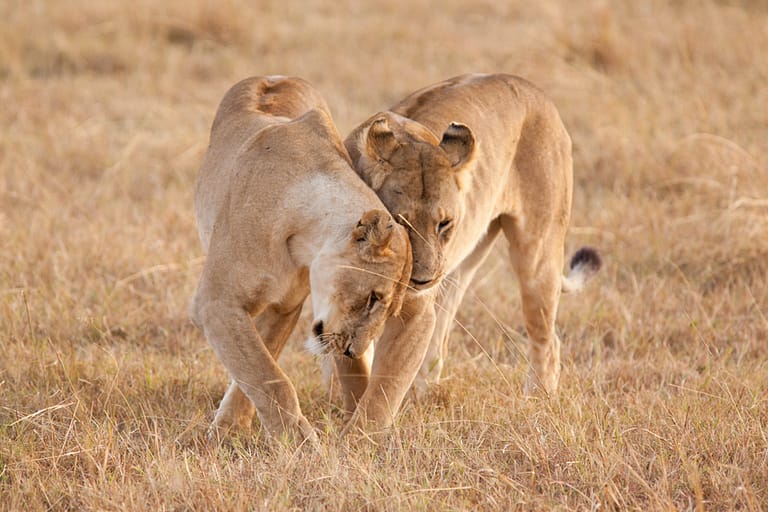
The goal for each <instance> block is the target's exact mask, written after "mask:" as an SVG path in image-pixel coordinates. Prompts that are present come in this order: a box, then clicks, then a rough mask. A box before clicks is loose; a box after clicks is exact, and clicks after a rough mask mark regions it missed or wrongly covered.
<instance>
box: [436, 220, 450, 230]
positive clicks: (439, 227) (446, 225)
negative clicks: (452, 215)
mask: <svg viewBox="0 0 768 512" xmlns="http://www.w3.org/2000/svg"><path fill="white" fill-rule="evenodd" d="M452 223H453V221H452V220H451V219H443V220H442V221H441V222H440V224H438V225H437V232H438V233H444V232H445V231H448V230H449V229H450V228H451V224H452Z"/></svg>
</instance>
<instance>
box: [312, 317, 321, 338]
mask: <svg viewBox="0 0 768 512" xmlns="http://www.w3.org/2000/svg"><path fill="white" fill-rule="evenodd" d="M312 334H314V335H315V336H316V337H317V338H319V337H320V336H322V334H323V321H322V320H318V321H317V322H315V325H313V326H312Z"/></svg>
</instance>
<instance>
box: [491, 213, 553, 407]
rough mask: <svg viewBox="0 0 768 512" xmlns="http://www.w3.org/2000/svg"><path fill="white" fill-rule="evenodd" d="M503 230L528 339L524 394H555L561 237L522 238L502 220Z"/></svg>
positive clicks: (510, 223) (513, 227)
mask: <svg viewBox="0 0 768 512" xmlns="http://www.w3.org/2000/svg"><path fill="white" fill-rule="evenodd" d="M502 228H503V229H504V233H505V235H506V237H507V238H508V239H509V243H510V257H511V260H512V265H513V266H514V268H515V272H516V273H517V276H518V279H519V281H520V295H521V298H522V303H523V316H524V317H525V328H526V330H527V331H528V338H529V340H530V341H529V343H530V345H529V350H528V353H529V363H530V367H529V368H530V370H529V374H528V381H527V383H526V392H527V393H534V392H536V391H537V390H538V389H543V391H545V392H546V393H547V394H554V393H556V392H557V386H558V382H559V380H560V340H559V338H558V337H557V334H556V333H555V318H556V316H557V306H558V302H559V301H560V291H561V281H562V268H563V258H564V254H563V253H564V245H563V242H564V234H561V233H560V232H556V233H552V232H550V233H548V234H547V235H545V236H542V237H540V238H538V237H537V238H533V239H531V238H530V237H527V238H523V237H522V236H520V235H519V233H518V232H517V230H516V226H515V223H514V221H513V220H511V219H510V220H508V221H507V220H503V221H502ZM558 231H559V230H558ZM523 240H528V242H527V243H525V242H523Z"/></svg>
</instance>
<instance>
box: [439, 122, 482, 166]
mask: <svg viewBox="0 0 768 512" xmlns="http://www.w3.org/2000/svg"><path fill="white" fill-rule="evenodd" d="M440 147H441V148H442V149H443V151H445V154H446V155H447V156H448V159H449V160H450V162H451V165H452V166H453V167H457V166H459V165H461V164H463V163H464V162H466V161H467V160H469V158H470V157H471V156H472V152H473V151H474V150H475V136H474V135H473V134H472V130H470V129H469V127H468V126H467V125H465V124H461V123H451V124H449V125H448V128H446V130H445V133H443V140H441V141H440Z"/></svg>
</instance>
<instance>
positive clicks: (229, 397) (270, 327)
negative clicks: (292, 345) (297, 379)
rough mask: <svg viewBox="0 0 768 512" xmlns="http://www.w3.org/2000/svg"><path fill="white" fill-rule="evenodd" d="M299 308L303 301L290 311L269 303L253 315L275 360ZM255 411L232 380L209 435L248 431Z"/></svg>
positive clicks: (258, 330)
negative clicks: (261, 310) (259, 312)
mask: <svg viewBox="0 0 768 512" xmlns="http://www.w3.org/2000/svg"><path fill="white" fill-rule="evenodd" d="M301 308H302V305H301V304H299V306H298V307H297V308H295V309H294V310H293V311H289V312H287V313H286V312H283V311H281V310H279V309H278V308H277V307H275V306H269V307H267V308H266V309H265V310H264V311H263V312H262V313H261V314H259V315H258V316H257V317H256V318H255V319H254V324H255V325H256V331H257V332H258V333H260V334H261V336H262V339H263V341H264V343H265V345H266V347H267V349H268V350H269V353H270V354H272V357H273V358H274V359H275V360H277V358H278V356H279V355H280V352H282V350H283V347H284V346H285V342H286V341H287V340H288V337H289V336H290V334H291V332H292V331H293V329H294V327H295V326H296V322H297V321H298V319H299V315H300V314H301ZM255 412H256V407H255V406H254V405H253V402H251V399H250V398H248V397H247V396H246V395H245V393H243V391H242V390H241V389H240V387H239V386H238V385H237V382H235V381H234V380H233V381H232V382H231V383H230V385H229V388H228V389H227V392H226V393H225V395H224V398H222V400H221V403H220V404H219V409H218V410H217V411H216V417H215V418H214V420H213V424H212V425H211V435H212V436H213V435H217V436H219V435H221V434H226V433H228V432H230V431H237V432H248V431H250V430H251V422H252V420H253V415H254V413H255Z"/></svg>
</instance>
